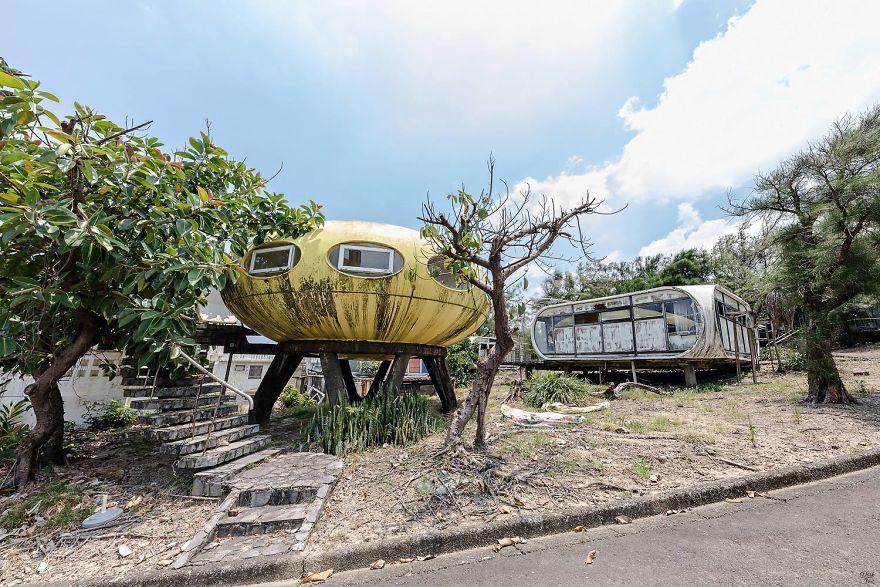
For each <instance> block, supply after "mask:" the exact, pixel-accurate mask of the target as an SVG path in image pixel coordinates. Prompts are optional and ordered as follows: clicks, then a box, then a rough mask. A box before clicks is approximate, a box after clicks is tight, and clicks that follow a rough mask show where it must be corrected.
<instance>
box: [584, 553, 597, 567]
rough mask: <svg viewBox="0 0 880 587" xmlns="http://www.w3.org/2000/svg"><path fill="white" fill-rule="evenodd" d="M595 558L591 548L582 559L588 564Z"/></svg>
mask: <svg viewBox="0 0 880 587" xmlns="http://www.w3.org/2000/svg"><path fill="white" fill-rule="evenodd" d="M595 559H596V551H595V550H591V551H590V552H588V553H587V558H585V559H584V562H585V563H586V564H588V565H591V564H593V561H594V560H595Z"/></svg>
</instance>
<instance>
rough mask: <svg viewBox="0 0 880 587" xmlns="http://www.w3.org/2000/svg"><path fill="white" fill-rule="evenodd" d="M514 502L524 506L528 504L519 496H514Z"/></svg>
mask: <svg viewBox="0 0 880 587" xmlns="http://www.w3.org/2000/svg"><path fill="white" fill-rule="evenodd" d="M513 503H514V504H515V505H517V506H519V507H524V506H525V505H526V502H524V501H523V500H521V499H520V498H518V497H514V498H513Z"/></svg>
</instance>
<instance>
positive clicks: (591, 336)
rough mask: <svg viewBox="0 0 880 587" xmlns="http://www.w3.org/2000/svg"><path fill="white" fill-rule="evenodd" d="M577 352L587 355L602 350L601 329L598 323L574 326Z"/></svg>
mask: <svg viewBox="0 0 880 587" xmlns="http://www.w3.org/2000/svg"><path fill="white" fill-rule="evenodd" d="M575 329H576V335H577V352H578V354H579V355H581V354H583V355H589V354H594V353H601V352H602V329H601V327H600V326H599V325H598V324H585V325H582V326H577V327H575Z"/></svg>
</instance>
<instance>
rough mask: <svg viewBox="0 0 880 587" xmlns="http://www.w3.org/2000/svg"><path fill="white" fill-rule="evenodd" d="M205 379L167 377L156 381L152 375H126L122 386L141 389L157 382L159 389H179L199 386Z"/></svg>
mask: <svg viewBox="0 0 880 587" xmlns="http://www.w3.org/2000/svg"><path fill="white" fill-rule="evenodd" d="M204 379H206V378H199V377H181V378H179V379H168V378H167V377H158V378H156V379H154V378H153V375H150V376H149V377H146V376H144V375H141V376H140V377H131V376H128V375H126V376H124V377H123V378H122V385H123V387H128V386H135V385H137V386H141V387H146V386H150V387H152V386H153V381H155V382H156V386H157V387H178V386H182V385H198V383H199V381H200V380H204Z"/></svg>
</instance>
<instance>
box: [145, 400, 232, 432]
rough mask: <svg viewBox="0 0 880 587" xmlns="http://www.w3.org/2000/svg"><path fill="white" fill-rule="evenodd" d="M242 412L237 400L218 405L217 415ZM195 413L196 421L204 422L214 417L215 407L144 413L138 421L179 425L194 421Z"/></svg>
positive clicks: (151, 424)
mask: <svg viewBox="0 0 880 587" xmlns="http://www.w3.org/2000/svg"><path fill="white" fill-rule="evenodd" d="M240 412H241V407H240V406H239V405H238V403H236V402H227V403H224V404H220V405H219V406H217V417H222V416H234V415H238V414H240ZM193 413H195V418H196V422H203V421H205V420H210V419H211V418H213V417H214V407H213V406H211V407H209V408H199V409H198V410H195V411H193V410H191V409H190V410H181V411H179V412H163V413H160V414H143V415H140V416H138V422H139V423H141V424H145V425H147V426H153V427H156V428H165V427H168V426H177V425H178V424H187V423H190V422H192V421H193Z"/></svg>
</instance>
